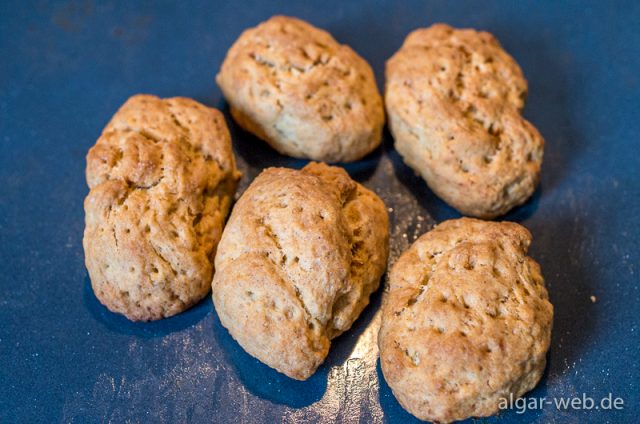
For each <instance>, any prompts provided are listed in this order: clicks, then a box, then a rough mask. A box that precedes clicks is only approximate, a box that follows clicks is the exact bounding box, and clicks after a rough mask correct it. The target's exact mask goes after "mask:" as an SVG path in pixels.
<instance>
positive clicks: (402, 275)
mask: <svg viewBox="0 0 640 424" xmlns="http://www.w3.org/2000/svg"><path fill="white" fill-rule="evenodd" d="M530 243H531V234H530V233H529V232H528V231H527V230H526V229H525V228H524V227H522V226H520V225H518V224H515V223H508V222H502V223H495V222H486V221H481V220H476V219H470V218H462V219H458V220H450V221H446V222H444V223H442V224H440V225H438V226H436V227H435V228H434V229H433V230H432V231H430V232H428V233H426V234H424V235H423V236H422V237H420V238H419V239H418V240H417V241H416V242H415V243H414V244H413V245H412V246H411V247H410V248H409V250H407V251H406V252H405V253H404V254H403V255H402V256H401V257H400V259H399V260H398V261H397V263H396V264H395V265H394V266H393V268H392V270H391V273H390V278H389V291H388V293H387V294H386V297H385V299H384V305H383V310H382V324H381V328H380V333H379V339H378V343H379V347H380V362H381V367H382V372H383V374H384V377H385V379H386V381H387V383H388V384H389V386H390V387H391V389H392V390H393V393H394V395H395V396H396V398H397V399H398V401H399V402H400V404H401V405H402V406H403V407H404V408H405V409H406V410H407V411H409V412H410V413H411V414H413V415H415V416H416V417H418V418H420V419H423V420H428V421H436V422H451V421H455V420H462V419H465V418H469V417H485V416H489V415H493V414H495V413H497V412H498V407H499V402H500V399H502V398H507V399H508V398H509V394H511V393H513V395H514V396H515V397H519V396H522V395H523V394H524V393H526V392H527V391H529V390H531V389H532V388H533V387H535V385H536V384H537V383H538V381H539V380H540V377H541V376H542V373H543V372H544V368H545V365H546V353H547V350H548V348H549V344H550V339H551V327H552V320H553V306H552V305H551V303H550V302H549V300H548V294H547V290H546V289H545V286H544V280H543V278H542V275H541V273H540V267H539V265H538V264H537V263H536V262H535V261H534V260H533V259H531V258H530V257H528V256H527V249H528V247H529V244H530Z"/></svg>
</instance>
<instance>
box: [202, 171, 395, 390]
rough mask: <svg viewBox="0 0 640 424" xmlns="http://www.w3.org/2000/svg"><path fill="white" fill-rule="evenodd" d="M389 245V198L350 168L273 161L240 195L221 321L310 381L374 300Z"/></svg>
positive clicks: (219, 300) (226, 246)
mask: <svg viewBox="0 0 640 424" xmlns="http://www.w3.org/2000/svg"><path fill="white" fill-rule="evenodd" d="M388 244H389V228H388V217H387V212H386V209H385V207H384V204H383V202H382V200H380V198H378V196H376V195H375V194H374V193H373V192H371V191H369V190H367V189H366V188H364V187H363V186H361V185H360V184H358V183H356V182H355V181H353V180H352V179H351V178H349V176H348V175H347V173H346V172H345V171H344V170H343V169H342V168H338V167H329V166H327V165H325V164H320V163H311V164H309V165H307V166H306V167H304V168H303V169H302V170H300V171H298V170H293V169H285V168H269V169H267V170H265V171H263V172H262V173H261V174H260V175H259V176H258V177H257V178H256V179H255V180H254V181H253V182H252V183H251V185H250V186H249V188H248V189H247V190H246V192H245V193H244V194H243V195H242V196H241V198H240V199H239V200H238V202H237V204H236V206H235V207H234V209H233V212H232V213H231V216H230V217H229V222H228V224H227V226H226V227H225V230H224V233H223V235H222V239H221V241H220V244H219V247H218V252H217V255H216V260H215V266H216V270H217V272H216V274H215V276H214V278H213V283H212V289H213V290H212V293H213V302H214V305H215V309H216V311H217V313H218V316H219V317H220V322H221V323H222V325H223V326H224V327H226V328H227V329H228V330H229V333H230V334H231V336H233V338H234V339H235V340H237V341H238V343H239V344H240V345H241V346H242V347H243V348H244V349H245V350H246V351H247V352H248V353H249V354H251V355H252V356H254V357H256V358H258V359H259V360H260V361H262V362H264V363H265V364H267V365H268V366H270V367H272V368H275V369H276V370H278V371H280V372H281V373H284V374H285V375H287V376H289V377H291V378H294V379H297V380H305V379H307V378H308V377H309V376H311V375H312V374H313V373H314V372H315V370H316V369H317V368H318V366H319V365H320V364H321V363H322V362H323V361H324V359H325V357H326V356H327V353H328V351H329V345H330V340H331V339H333V338H334V337H336V336H338V335H340V334H341V333H342V332H344V331H346V330H347V329H349V328H350V327H351V324H352V323H353V322H354V321H355V319H356V318H357V317H358V315H359V314H360V312H361V311H362V310H363V309H364V307H365V306H366V305H367V304H368V303H369V295H370V294H371V293H372V292H374V291H375V290H376V289H377V288H378V285H379V282H380V277H381V276H382V273H383V271H384V269H385V266H386V261H387V255H388V249H389V247H388Z"/></svg>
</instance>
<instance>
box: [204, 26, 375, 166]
mask: <svg viewBox="0 0 640 424" xmlns="http://www.w3.org/2000/svg"><path fill="white" fill-rule="evenodd" d="M216 81H217V83H218V85H219V86H220V88H221V89H222V92H223V94H224V96H225V97H226V99H227V101H228V102H229V104H230V107H231V114H232V115H233V118H234V119H235V121H236V122H237V123H238V124H239V125H240V126H241V127H243V128H244V129H246V130H247V131H249V132H252V133H253V134H255V135H256V136H257V137H259V138H261V139H263V140H265V141H266V142H267V143H269V144H270V145H271V146H272V147H273V148H274V149H276V150H277V151H279V152H280V153H282V154H285V155H289V156H293V157H297V158H309V159H313V160H320V161H325V162H340V161H341V162H349V161H353V160H357V159H360V158H362V157H363V156H365V155H366V154H367V153H369V152H371V151H372V150H374V149H375V148H376V147H377V146H378V145H379V144H380V141H381V137H382V127H383V125H384V108H383V106H382V99H381V97H380V94H379V93H378V89H377V87H376V82H375V77H374V75H373V72H372V70H371V67H370V66H369V64H367V62H366V61H365V60H364V59H362V58H361V57H360V56H358V54H356V53H355V52H354V51H353V50H351V48H350V47H348V46H345V45H341V44H338V42H337V41H336V40H334V39H333V37H332V36H331V35H330V34H329V33H328V32H326V31H323V30H321V29H318V28H316V27H314V26H312V25H310V24H308V23H306V22H304V21H302V20H300V19H295V18H289V17H285V16H275V17H272V18H271V19H269V20H268V21H266V22H263V23H262V24H260V25H258V26H257V27H255V28H251V29H249V30H246V31H245V32H244V33H243V34H242V35H241V36H240V38H239V39H238V40H237V41H236V42H235V44H234V45H233V46H232V47H231V49H230V50H229V52H228V53H227V56H226V58H225V60H224V63H223V64H222V68H221V69H220V73H219V74H218V76H217V77H216Z"/></svg>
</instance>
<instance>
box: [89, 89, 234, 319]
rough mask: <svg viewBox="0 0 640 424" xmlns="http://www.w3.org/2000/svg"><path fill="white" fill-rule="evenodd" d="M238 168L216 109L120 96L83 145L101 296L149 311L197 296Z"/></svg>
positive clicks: (113, 306)
mask: <svg viewBox="0 0 640 424" xmlns="http://www.w3.org/2000/svg"><path fill="white" fill-rule="evenodd" d="M239 178H240V173H239V172H238V171H237V169H236V165H235V159H234V156H233V151H232V150H231V139H230V137H229V131H228V129H227V126H226V124H225V122H224V117H223V116H222V114H221V113H220V112H219V111H217V110H215V109H210V108H208V107H206V106H203V105H201V104H199V103H197V102H195V101H193V100H191V99H186V98H179V97H176V98H171V99H165V100H162V99H159V98H158V97H155V96H147V95H137V96H133V97H131V98H130V99H129V100H127V102H126V103H125V104H124V105H123V106H122V107H121V108H120V110H119V111H118V112H117V113H116V114H115V115H114V116H113V118H112V119H111V122H109V124H108V125H107V127H106V128H105V129H104V131H103V132H102V135H101V136H100V138H99V139H98V141H97V142H96V144H95V146H93V147H92V148H91V149H90V150H89V153H88V155H87V183H88V185H89V188H90V191H89V195H88V196H87V198H86V199H85V202H84V208H85V214H86V226H85V231H84V240H83V245H84V251H85V263H86V266H87V270H88V271H89V276H90V278H91V285H92V287H93V291H94V292H95V294H96V296H97V298H98V300H100V302H102V303H103V304H104V305H105V306H106V307H107V308H109V309H110V310H111V311H113V312H118V313H121V314H124V315H125V316H127V318H129V319H131V320H141V321H148V320H155V319H159V318H164V317H169V316H171V315H175V314H177V313H179V312H182V311H184V310H185V309H187V308H189V307H190V306H191V305H193V304H195V303H196V302H198V301H199V300H200V299H202V298H203V297H204V296H205V295H206V294H207V293H208V292H209V289H210V285H211V278H212V274H213V258H214V256H215V250H216V246H217V244H218V241H219V240H220V235H221V233H222V227H223V223H224V220H225V217H226V215H227V213H228V211H229V207H230V204H231V202H232V199H233V195H234V193H235V189H236V183H237V181H238V179H239Z"/></svg>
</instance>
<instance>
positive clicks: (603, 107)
mask: <svg viewBox="0 0 640 424" xmlns="http://www.w3.org/2000/svg"><path fill="white" fill-rule="evenodd" d="M639 4H640V3H637V2H632V1H629V2H617V4H613V3H607V2H578V1H575V2H555V1H536V2H513V1H504V2H498V1H484V2H471V1H470V2H441V1H435V2H431V1H430V2H426V1H409V2H404V1H399V2H391V1H386V2H385V1H380V2H365V1H362V2H347V1H337V0H336V1H334V0H331V1H324V2H317V3H315V4H311V3H308V2H296V1H278V2H265V1H259V0H252V1H245V2H231V1H230V2H219V3H218V2H214V1H197V2H180V3H179V4H178V5H174V4H172V3H170V2H148V3H145V2H122V3H120V4H117V3H114V2H106V1H105V2H92V1H58V2H48V1H9V0H4V1H2V2H0V264H1V265H0V266H1V272H0V422H2V423H26V422H47V423H50V422H75V423H91V422H186V421H188V422H194V423H200V422H212V421H213V422H247V423H253V422H296V421H312V422H333V421H338V422H349V423H351V422H393V423H399V422H411V420H412V418H411V416H409V415H408V414H407V413H406V412H404V411H403V410H402V408H401V407H400V406H399V405H398V403H397V402H396V401H395V399H394V397H393V396H392V394H391V392H390V390H389V387H388V386H387V385H386V383H385V382H384V380H383V379H382V374H381V372H380V367H379V365H378V362H377V358H376V355H377V349H376V347H375V334H376V331H377V325H378V324H379V316H378V315H377V313H376V312H377V309H378V307H379V305H380V298H381V294H380V293H377V294H376V295H375V296H374V297H373V302H372V305H371V306H370V307H369V308H367V309H366V311H365V312H364V314H363V316H362V317H361V318H360V319H359V320H358V321H357V322H356V324H355V325H354V328H353V329H352V330H351V331H349V332H347V333H346V334H345V335H343V336H342V337H340V338H339V339H337V340H336V341H335V343H334V345H333V348H332V350H331V352H330V354H329V357H328V358H327V361H326V363H325V364H324V365H323V366H322V367H321V368H320V370H319V371H318V372H317V374H316V375H314V376H313V377H312V378H311V379H310V380H309V381H307V382H294V381H292V380H289V379H287V378H286V377H283V376H281V375H279V374H278V373H276V372H275V371H272V370H270V369H269V368H267V367H266V366H264V365H262V364H260V363H259V362H257V361H256V360H254V359H252V358H251V357H249V356H248V355H247V354H246V353H244V352H243V350H242V349H241V348H240V347H239V346H238V345H237V344H236V343H235V342H234V341H233V340H232V339H231V338H230V336H229V335H228V333H227V332H226V331H225V330H224V329H223V328H222V327H221V326H220V323H219V321H218V318H217V316H216V314H215V312H214V311H213V308H212V304H211V301H210V300H209V299H206V300H205V301H203V302H201V303H200V304H199V305H197V306H196V307H194V308H193V309H192V310H190V311H188V312H186V313H184V314H182V315H180V316H177V317H175V318H171V319H167V320H164V321H161V322H156V323H150V324H133V323H130V322H128V321H126V320H125V319H124V318H122V317H119V316H116V315H114V314H111V313H109V312H108V311H106V310H105V309H104V308H103V307H102V306H101V305H100V304H99V303H98V302H97V301H96V299H95V297H94V296H93V293H92V292H91V289H90V286H89V281H88V277H87V273H86V270H85V268H84V264H83V251H82V245H81V240H82V230H83V218H84V214H83V209H82V201H83V198H84V196H85V195H86V193H87V188H86V186H85V182H84V166H85V161H84V156H85V153H86V151H87V149H88V148H89V147H90V146H91V145H92V144H93V143H94V142H95V140H96V138H97V137H98V135H99V134H100V131H101V129H102V127H103V126H104V125H105V123H106V122H107V120H108V119H109V118H110V116H111V115H112V114H113V113H114V112H115V110H116V109H117V108H118V106H119V105H120V104H121V103H122V102H123V101H124V100H125V99H126V98H127V97H128V96H130V95H132V94H134V93H139V92H144V93H153V94H157V95H160V96H175V95H181V96H189V97H193V98H195V99H197V100H199V101H201V102H203V103H205V104H208V105H212V106H216V107H220V108H223V109H225V113H227V110H226V108H225V103H224V101H223V99H222V97H221V94H220V91H219V90H218V88H217V87H216V85H215V84H214V80H213V79H214V75H215V74H216V72H217V70H218V67H219V66H220V63H221V61H222V59H223V56H224V54H225V52H226V50H227V48H228V47H229V46H230V45H231V43H232V42H233V41H234V39H235V38H236V37H237V36H238V35H239V33H240V32H241V31H242V30H243V29H244V28H247V27H249V26H253V25H255V24H256V23H258V22H259V21H261V20H264V19H266V18H268V17H269V16H270V15H272V14H276V13H285V14H290V15H294V16H299V17H301V18H304V19H307V20H309V21H311V22H312V23H314V24H316V25H318V26H320V27H323V28H326V29H328V30H329V31H331V32H332V33H333V34H334V36H335V37H336V38H337V39H338V40H340V41H341V42H345V43H348V44H350V45H351V46H352V47H353V48H354V49H355V50H356V51H358V52H359V53H360V54H361V55H363V56H364V57H365V58H366V59H367V60H368V61H369V62H370V63H371V65H372V67H373V68H374V70H375V72H376V76H377V78H378V83H379V84H380V85H382V82H383V65H384V62H385V60H386V59H387V58H388V57H389V56H390V55H391V54H392V53H393V52H394V51H395V50H396V49H397V48H398V47H399V46H400V44H401V42H402V40H403V38H404V36H405V35H406V34H407V33H408V32H409V31H410V30H411V29H413V28H416V27H419V26H427V25H429V24H431V23H434V22H437V21H444V22H448V23H450V24H452V25H456V26H471V27H477V28H482V29H486V30H489V31H491V32H493V33H494V34H495V35H496V36H497V37H498V38H499V39H500V40H501V42H502V43H503V45H504V46H505V48H506V49H507V50H508V51H509V52H510V53H511V54H512V55H513V56H515V58H516V59H517V60H518V61H519V63H520V64H521V66H522V68H523V70H524V72H525V74H526V76H527V78H528V80H529V85H530V86H529V88H530V90H529V91H530V95H529V101H528V104H527V108H526V110H525V115H526V117H527V118H528V119H530V120H531V121H532V122H533V123H534V124H535V125H536V126H537V127H538V128H539V129H540V131H541V132H542V134H543V135H544V136H545V138H546V140H547V146H546V151H545V161H544V165H543V174H542V184H541V187H540V189H539V190H538V191H537V192H536V194H535V196H534V197H533V199H532V200H531V201H529V202H528V203H527V204H526V205H524V206H523V207H521V208H518V209H517V210H515V211H513V212H512V213H511V214H510V215H509V216H507V219H512V220H516V221H518V222H521V223H523V224H524V225H526V226H527V227H528V228H529V229H530V230H531V231H532V233H533V235H534V244H533V247H532V255H533V256H534V257H535V258H536V259H537V260H538V261H539V262H540V263H541V265H542V269H543V272H544V275H545V276H546V280H547V284H548V288H549V291H550V295H551V299H552V301H553V303H554V304H555V311H556V315H555V327H554V332H553V341H552V346H551V350H550V353H549V365H548V369H547V372H546V374H545V377H544V378H543V380H542V382H541V383H540V385H539V386H538V387H537V388H536V389H535V390H534V391H533V392H532V393H531V394H530V395H529V396H530V397H542V396H545V397H547V398H559V397H565V396H582V394H583V393H584V394H585V395H587V396H589V397H592V398H594V399H597V400H598V399H600V398H603V397H606V396H608V395H609V394H610V393H611V394H612V395H613V397H621V398H623V399H624V409H622V410H619V411H603V410H598V411H595V410H592V411H580V410H571V409H569V410H558V409H557V408H555V407H554V406H545V407H544V408H542V409H539V410H529V411H527V412H526V413H524V414H519V413H518V411H516V410H510V411H505V412H503V413H501V414H500V415H499V416H498V417H494V418H491V419H489V420H487V421H488V422H497V423H516V422H518V423H519V422H523V423H532V422H536V423H548V422H558V423H565V422H570V423H571V422H575V423H578V422H581V423H582V422H637V416H638V413H639V411H638V408H639V406H640V397H639V387H638V379H639V378H640V372H639V360H638V353H639V350H640V349H639V347H640V345H639V341H640V335H639V333H640V328H639V326H638V324H639V318H638V316H639V306H640V302H639V296H640V293H639V290H638V275H639V274H638V273H640V269H639V268H638V267H639V262H640V261H639V259H640V258H639V253H638V251H639V250H640V249H639V247H640V237H639V230H640V213H639V211H638V208H639V207H640V203H639V201H640V200H639V199H640V182H639V180H640V172H639V169H638V168H639V166H640V159H639V154H640V113H639V112H640V107H639V106H640V101H639V99H640V89H639V83H640V77H639V76H638V73H639V71H640V48H639V47H638V46H639V45H640V24H639V22H640V6H639ZM227 117H228V113H227ZM229 123H230V126H231V130H232V133H233V139H234V143H235V149H236V152H237V154H238V157H239V161H240V165H241V167H242V169H243V171H244V173H245V175H244V177H243V180H242V189H244V188H245V187H246V186H247V184H248V183H249V181H250V180H251V178H253V177H254V176H255V175H256V174H257V173H258V172H259V170H260V169H261V168H263V167H266V166H269V165H287V166H301V165H302V164H303V162H302V161H294V160H291V159H288V158H284V157H281V156H278V155H277V154H275V153H274V152H272V151H271V150H270V149H268V148H266V147H265V146H264V145H263V144H262V143H260V142H258V141H257V140H256V139H254V138H253V137H251V136H250V135H248V134H246V133H244V132H242V131H240V130H239V129H238V128H237V127H235V126H234V125H233V124H232V123H231V122H230V121H229ZM348 170H349V171H350V172H351V174H352V175H353V176H354V177H355V178H356V179H358V180H359V181H361V182H363V183H364V184H366V185H367V186H369V187H371V188H373V189H375V190H376V191H377V192H378V193H379V194H380V195H381V196H382V198H383V199H384V200H385V202H386V203H387V205H388V206H389V207H390V208H393V212H392V213H391V223H392V258H391V260H392V261H393V260H395V259H396V258H397V256H398V254H399V253H400V252H401V251H402V250H403V249H405V248H406V247H407V245H408V243H410V242H411V241H412V240H413V239H415V237H416V236H418V235H420V234H421V233H423V232H424V231H426V230H427V229H428V228H429V227H430V226H431V225H433V223H434V222H440V221H442V220H444V219H447V218H450V217H456V216H457V213H456V212H455V211H453V210H452V209H450V208H448V207H447V206H446V205H444V204H443V203H442V202H441V201H439V200H438V199H436V198H435V196H434V195H433V194H432V193H431V192H430V191H429V190H428V189H427V188H426V187H425V185H424V184H423V183H422V182H421V180H420V179H419V178H417V177H415V176H414V175H413V173H412V172H410V171H409V170H408V169H407V168H406V167H405V166H404V165H403V164H402V162H401V161H400V160H399V157H398V155H397V153H395V151H394V150H393V147H392V141H391V138H390V136H389V134H388V133H387V134H385V142H384V146H383V147H382V148H381V149H379V150H378V151H377V152H375V153H373V154H372V155H370V156H369V157H367V158H366V159H365V160H363V161H361V162H359V163H356V164H353V165H350V166H349V167H348ZM591 296H595V299H596V301H595V303H593V302H592V300H591V299H590V297H591Z"/></svg>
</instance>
